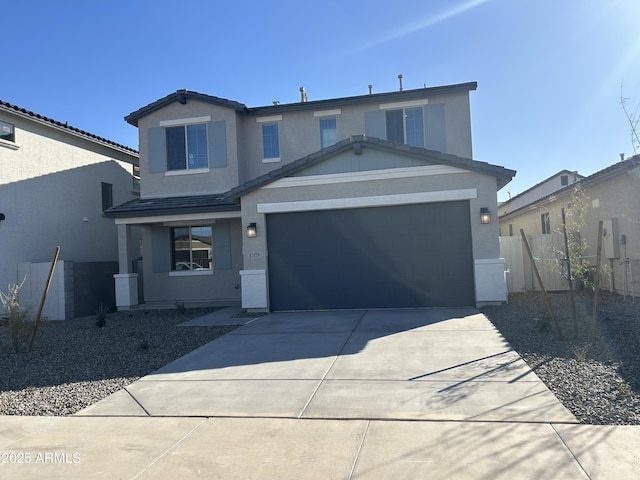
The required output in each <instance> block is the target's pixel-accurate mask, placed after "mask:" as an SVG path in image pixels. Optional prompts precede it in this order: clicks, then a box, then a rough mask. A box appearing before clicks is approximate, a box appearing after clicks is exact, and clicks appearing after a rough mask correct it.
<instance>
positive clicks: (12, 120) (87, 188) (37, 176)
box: [0, 101, 138, 319]
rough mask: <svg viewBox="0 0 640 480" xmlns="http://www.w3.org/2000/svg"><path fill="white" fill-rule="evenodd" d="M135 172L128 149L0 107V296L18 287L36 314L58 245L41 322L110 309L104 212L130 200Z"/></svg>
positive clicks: (111, 236)
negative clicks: (55, 264) (47, 319)
mask: <svg viewBox="0 0 640 480" xmlns="http://www.w3.org/2000/svg"><path fill="white" fill-rule="evenodd" d="M137 165H138V152H137V151H135V150H133V149H131V148H129V147H126V146H124V145H119V144H117V143H115V142H112V141H110V140H107V139H105V138H102V137H99V136H97V135H93V134H91V133H89V132H86V131H83V130H80V129H77V128H74V127H72V126H70V125H68V124H66V123H62V122H59V121H56V120H53V119H51V118H48V117H45V116H42V115H39V114H37V113H35V112H32V111H29V110H26V109H23V108H20V107H18V106H16V105H12V104H10V103H7V102H3V101H0V252H2V254H1V255H0V289H2V291H6V289H7V287H8V285H9V284H16V283H17V284H19V283H22V282H23V280H24V281H25V284H24V286H23V288H22V291H21V300H22V301H23V302H24V303H31V304H32V305H33V306H34V309H35V308H37V306H38V304H39V302H40V296H41V294H42V291H43V287H44V281H45V277H46V275H47V274H48V271H49V263H50V262H51V260H52V258H53V254H54V252H55V247H56V246H60V247H61V250H60V257H59V263H58V266H57V267H56V276H55V277H54V281H53V283H52V286H51V288H50V291H49V295H48V297H47V302H46V304H45V309H44V312H43V313H44V315H45V316H47V317H48V318H50V319H68V318H73V317H74V316H77V315H89V314H92V313H93V312H94V311H95V309H96V308H97V307H98V305H99V304H100V303H104V304H105V305H107V306H109V304H114V303H115V292H114V288H113V283H112V278H111V277H112V275H113V270H114V263H115V268H117V260H118V242H117V231H116V227H115V225H114V224H113V220H111V219H109V218H106V217H105V216H104V211H105V210H106V209H108V208H109V207H111V206H112V205H117V204H120V203H123V202H126V201H128V200H131V199H133V198H137V197H138V192H137V190H138V185H137V181H136V179H135V175H134V171H133V169H134V167H135V166H137ZM132 241H135V238H134V237H132Z"/></svg>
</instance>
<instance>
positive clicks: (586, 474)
mask: <svg viewBox="0 0 640 480" xmlns="http://www.w3.org/2000/svg"><path fill="white" fill-rule="evenodd" d="M549 426H550V427H551V430H553V432H554V433H555V434H556V436H557V437H558V440H560V443H562V445H564V448H565V449H566V450H567V452H569V455H571V456H572V457H573V459H574V460H575V461H576V463H577V464H578V466H579V467H580V470H582V472H583V473H584V474H585V476H586V478H591V476H590V475H589V473H588V472H587V470H586V469H585V467H584V465H582V462H580V459H579V458H578V456H577V455H576V454H575V453H574V452H573V450H571V447H570V446H569V445H567V442H565V441H564V438H562V435H560V432H558V430H557V429H556V427H555V426H554V425H553V424H552V423H550V424H549Z"/></svg>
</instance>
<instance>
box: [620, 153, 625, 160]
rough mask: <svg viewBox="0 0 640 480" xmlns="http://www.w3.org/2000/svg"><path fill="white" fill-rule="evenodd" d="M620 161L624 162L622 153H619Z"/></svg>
mask: <svg viewBox="0 0 640 480" xmlns="http://www.w3.org/2000/svg"><path fill="white" fill-rule="evenodd" d="M620 161H621V162H624V153H621V154H620Z"/></svg>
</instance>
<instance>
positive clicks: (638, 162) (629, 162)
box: [500, 155, 640, 219]
mask: <svg viewBox="0 0 640 480" xmlns="http://www.w3.org/2000/svg"><path fill="white" fill-rule="evenodd" d="M636 167H640V155H634V156H633V157H631V158H627V159H626V160H623V161H621V162H617V163H614V164H613V165H610V166H608V167H607V168H604V169H602V170H600V171H598V172H596V173H594V174H593V175H590V176H588V177H584V178H582V179H581V180H579V181H577V182H576V183H573V184H571V185H567V186H566V187H563V188H561V189H559V190H556V191H555V192H553V193H550V194H549V195H546V196H544V197H542V198H539V199H538V200H535V201H533V202H531V203H529V204H527V205H524V206H522V207H520V208H518V209H516V210H512V211H511V212H508V213H505V214H504V215H501V216H500V218H501V219H502V218H508V217H510V216H512V215H516V214H518V213H519V212H522V211H523V210H525V209H529V208H531V207H532V206H533V205H539V204H543V203H546V202H548V201H551V200H555V199H556V198H558V197H562V196H565V195H570V194H571V192H572V191H573V190H574V189H575V188H576V187H580V188H586V187H588V186H590V185H593V184H595V183H599V182H601V181H603V180H607V179H609V178H611V177H615V176H617V175H620V174H622V173H626V172H628V171H629V170H632V169H634V168H636Z"/></svg>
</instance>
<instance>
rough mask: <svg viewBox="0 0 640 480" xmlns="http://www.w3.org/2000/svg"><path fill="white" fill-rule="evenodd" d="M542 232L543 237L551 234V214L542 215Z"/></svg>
mask: <svg viewBox="0 0 640 480" xmlns="http://www.w3.org/2000/svg"><path fill="white" fill-rule="evenodd" d="M540 230H541V232H542V234H543V235H547V234H550V233H551V216H550V215H549V212H545V213H541V214H540ZM545 230H546V231H545Z"/></svg>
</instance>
